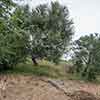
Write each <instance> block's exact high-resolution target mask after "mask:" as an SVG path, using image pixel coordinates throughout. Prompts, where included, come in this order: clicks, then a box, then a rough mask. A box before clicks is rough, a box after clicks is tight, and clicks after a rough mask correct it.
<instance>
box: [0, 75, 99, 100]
mask: <svg viewBox="0 0 100 100" xmlns="http://www.w3.org/2000/svg"><path fill="white" fill-rule="evenodd" d="M99 96H100V85H96V84H92V83H84V82H79V81H71V80H67V81H62V80H55V79H48V78H44V77H35V76H22V75H1V76H0V100H100V99H99V98H98V97H99Z"/></svg>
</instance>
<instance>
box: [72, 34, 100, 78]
mask: <svg viewBox="0 0 100 100" xmlns="http://www.w3.org/2000/svg"><path fill="white" fill-rule="evenodd" d="M73 50H74V54H75V55H74V59H75V63H76V65H77V69H78V71H79V72H81V75H82V76H83V77H85V78H87V79H95V78H96V77H95V75H96V73H97V70H100V35H99V34H97V33H96V34H91V35H89V36H87V35H86V36H84V37H81V38H80V39H79V40H76V41H75V43H74V49H73Z"/></svg>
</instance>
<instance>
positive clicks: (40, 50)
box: [30, 2, 73, 63]
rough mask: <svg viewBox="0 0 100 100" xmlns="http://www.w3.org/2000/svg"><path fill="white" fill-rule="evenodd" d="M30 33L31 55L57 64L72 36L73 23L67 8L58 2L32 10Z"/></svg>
mask: <svg viewBox="0 0 100 100" xmlns="http://www.w3.org/2000/svg"><path fill="white" fill-rule="evenodd" d="M30 31H31V36H32V50H33V53H34V54H36V55H39V56H40V57H41V58H45V59H47V60H49V61H54V62H56V63H57V62H59V59H60V57H61V56H62V55H63V53H64V52H65V51H66V47H67V46H68V43H69V41H70V40H71V37H72V35H73V22H72V20H71V19H70V18H69V11H68V8H67V7H65V6H61V5H60V4H59V3H58V2H54V3H53V2H52V3H51V5H50V7H48V6H47V5H40V6H38V7H36V8H35V9H33V10H32V16H31V25H30Z"/></svg>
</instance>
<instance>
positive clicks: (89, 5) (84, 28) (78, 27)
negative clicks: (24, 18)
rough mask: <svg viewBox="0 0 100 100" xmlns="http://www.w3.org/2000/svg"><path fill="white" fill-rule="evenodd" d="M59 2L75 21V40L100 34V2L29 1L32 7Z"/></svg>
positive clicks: (97, 0) (84, 0) (66, 0)
mask: <svg viewBox="0 0 100 100" xmlns="http://www.w3.org/2000/svg"><path fill="white" fill-rule="evenodd" d="M51 1H59V2H60V3H61V4H63V5H66V6H68V8H69V10H70V16H71V17H72V18H73V20H74V23H75V24H74V26H75V36H74V37H75V39H77V38H79V37H80V36H82V35H86V34H89V33H94V32H97V33H100V28H99V26H100V19H99V17H100V0H31V2H30V0H27V1H26V2H28V3H29V4H30V5H31V6H36V5H38V4H43V3H50V2H51Z"/></svg>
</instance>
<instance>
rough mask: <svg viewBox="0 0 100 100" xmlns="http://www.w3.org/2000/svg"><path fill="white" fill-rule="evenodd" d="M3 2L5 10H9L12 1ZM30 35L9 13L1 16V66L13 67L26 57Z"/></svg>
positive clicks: (5, 67)
mask: <svg viewBox="0 0 100 100" xmlns="http://www.w3.org/2000/svg"><path fill="white" fill-rule="evenodd" d="M2 3H3V5H5V6H7V8H6V7H5V9H4V10H8V9H9V7H8V6H10V4H11V3H10V1H9V2H7V1H5V2H4V1H2ZM11 5H12V4H11ZM2 9H3V8H2ZM5 13H6V12H4V13H3V12H1V14H2V15H5ZM6 14H7V13H6ZM12 16H13V15H12ZM14 16H17V15H16V14H15V15H14ZM17 17H18V16H17ZM17 22H18V21H17ZM28 37H29V36H28V35H27V34H26V32H25V30H23V29H21V27H20V26H19V24H17V23H16V24H15V19H13V18H12V17H11V16H8V14H7V15H5V16H1V17H0V68H3V69H7V68H8V67H13V66H14V65H16V64H17V63H18V62H20V61H23V60H24V59H25V57H26V54H27V44H28V39H29V38H28Z"/></svg>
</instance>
